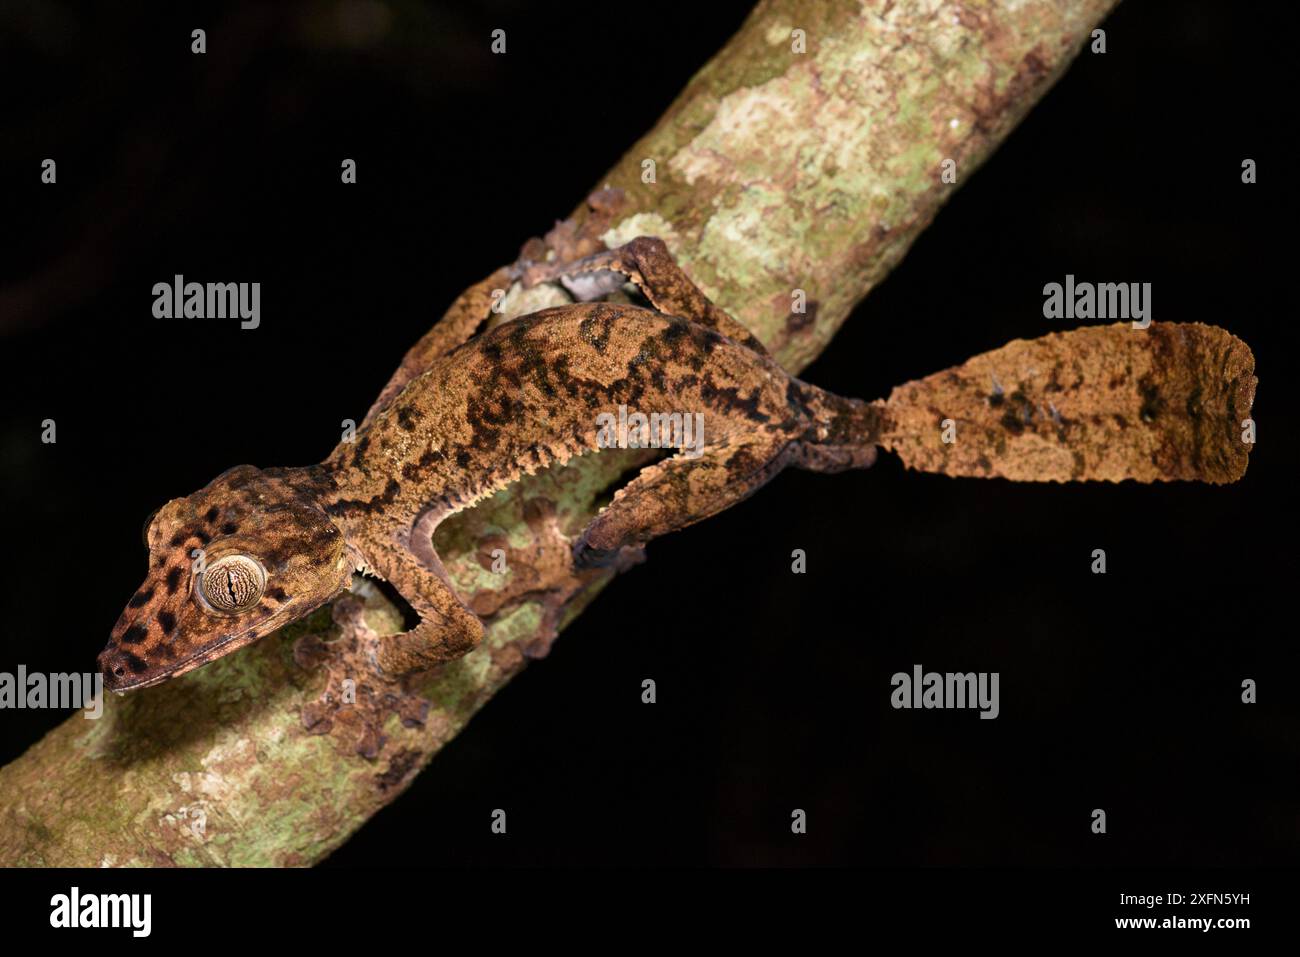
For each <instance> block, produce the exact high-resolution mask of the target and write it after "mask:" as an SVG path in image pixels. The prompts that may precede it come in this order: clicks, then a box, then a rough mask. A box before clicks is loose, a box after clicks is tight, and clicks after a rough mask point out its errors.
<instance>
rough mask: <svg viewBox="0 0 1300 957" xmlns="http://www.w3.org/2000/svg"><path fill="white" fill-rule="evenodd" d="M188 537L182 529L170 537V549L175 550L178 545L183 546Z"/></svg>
mask: <svg viewBox="0 0 1300 957" xmlns="http://www.w3.org/2000/svg"><path fill="white" fill-rule="evenodd" d="M189 537H190V536H189V533H188V532H186V531H185V530H184V529H181V530H180V531H179V532H177V533H176V534H175V535H173V536H172V540H171V546H172V548H176V547H178V546H180V545H184V544H185V540H186V539H187V538H189Z"/></svg>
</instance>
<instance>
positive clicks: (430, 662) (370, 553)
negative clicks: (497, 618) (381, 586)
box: [361, 535, 484, 678]
mask: <svg viewBox="0 0 1300 957" xmlns="http://www.w3.org/2000/svg"><path fill="white" fill-rule="evenodd" d="M407 539H409V535H399V536H395V537H393V538H391V539H389V540H387V541H372V542H369V543H362V544H361V551H362V554H363V555H365V557H366V560H367V564H368V565H369V566H370V567H371V568H372V569H373V570H374V571H375V573H376V574H378V575H379V576H380V577H381V578H383V579H384V580H385V581H387V582H388V583H389V584H391V585H392V586H393V587H394V588H396V589H397V591H398V592H399V593H400V594H401V596H402V597H403V598H404V599H405V600H406V602H407V604H409V605H410V606H411V607H412V608H413V609H414V610H415V612H416V614H418V615H419V616H420V623H419V624H418V625H416V626H415V627H414V628H412V629H411V630H410V631H406V632H403V633H402V634H398V635H388V636H385V637H383V638H380V639H379V640H378V641H377V642H376V644H375V647H374V650H373V664H374V665H375V666H376V668H377V669H378V670H379V671H380V672H382V673H383V674H384V675H385V676H386V677H390V678H398V677H402V676H403V675H407V674H410V673H412V672H416V671H426V670H428V669H429V668H433V667H434V666H436V665H440V664H444V663H446V662H448V661H454V660H455V659H457V658H461V657H463V656H464V655H466V654H468V653H469V652H471V651H473V650H474V648H476V647H477V646H478V644H479V642H480V641H482V640H483V631H484V629H483V622H482V621H480V620H479V618H478V616H477V615H475V614H474V613H473V612H472V611H470V610H469V609H468V608H466V607H465V605H464V604H463V603H462V602H461V600H460V599H459V598H457V597H456V593H455V592H454V591H452V590H451V586H450V585H448V584H447V582H446V581H445V580H444V579H443V578H442V577H441V576H440V575H439V574H438V573H437V571H434V570H432V569H430V568H429V567H427V566H426V565H425V564H424V563H422V562H421V561H420V560H419V558H418V557H417V556H416V555H415V553H414V552H412V551H411V550H410V548H409V547H408V546H407V542H406V540H407Z"/></svg>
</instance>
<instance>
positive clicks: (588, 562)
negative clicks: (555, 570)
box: [573, 538, 619, 571]
mask: <svg viewBox="0 0 1300 957" xmlns="http://www.w3.org/2000/svg"><path fill="white" fill-rule="evenodd" d="M618 551H619V550H618V549H617V548H595V547H593V546H591V545H589V544H587V541H586V539H581V538H580V539H578V541H577V542H575V543H574V545H573V567H574V568H576V569H578V570H579V571H586V570H587V569H590V568H607V567H608V566H610V565H612V564H614V562H615V560H617V558H618Z"/></svg>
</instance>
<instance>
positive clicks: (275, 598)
mask: <svg viewBox="0 0 1300 957" xmlns="http://www.w3.org/2000/svg"><path fill="white" fill-rule="evenodd" d="M145 541H146V544H147V545H148V546H149V574H148V576H147V577H146V578H145V580H144V584H143V585H141V586H140V588H139V590H138V591H137V592H136V593H135V595H134V596H132V598H131V600H130V601H129V602H127V605H126V610H125V611H123V612H122V615H121V617H120V618H118V620H117V624H116V625H115V626H113V631H112V634H111V636H110V638H109V641H108V645H107V647H105V648H104V650H103V652H101V653H100V656H99V667H100V670H101V671H102V672H103V674H104V684H105V686H106V687H107V688H108V689H109V690H111V691H129V690H132V689H135V688H143V687H146V686H148V685H152V684H157V683H158V682H160V681H164V680H166V679H167V678H172V677H175V676H176V675H179V674H184V673H185V672H187V671H190V670H192V669H194V668H197V667H199V666H200V665H203V664H207V663H208V662H209V661H212V660H213V659H216V658H220V657H221V656H222V655H225V654H229V653H230V652H232V651H234V650H236V649H237V648H242V647H244V646H245V645H247V644H250V643H251V642H254V641H256V640H257V639H258V638H261V637H262V636H264V635H267V634H269V633H270V632H272V631H274V630H276V629H277V628H281V627H283V626H284V625H287V624H288V623H289V622H291V621H294V620H296V619H298V618H301V617H303V616H304V615H306V614H308V613H310V612H312V611H314V610H315V609H317V608H319V607H320V606H321V605H322V604H324V603H325V602H327V601H329V600H330V599H331V598H333V597H334V596H335V595H337V594H338V593H339V592H340V591H342V590H343V589H344V588H346V587H347V585H348V582H349V581H350V580H351V573H352V569H351V566H350V565H349V564H348V561H347V559H346V555H345V550H344V538H343V533H342V532H341V531H339V529H338V527H337V526H336V525H335V524H334V522H333V521H331V520H330V518H329V516H328V515H326V514H325V512H324V511H323V510H322V509H321V508H320V506H319V505H317V504H316V501H315V498H314V496H313V494H312V492H311V479H310V478H309V476H308V474H307V473H306V472H304V471H303V470H300V469H275V470H268V471H265V472H263V471H261V470H259V469H256V468H253V467H252V466H251V465H241V466H238V467H237V468H233V469H231V470H230V471H228V472H225V473H223V474H221V475H219V476H218V477H217V478H216V479H215V480H214V481H213V482H212V483H211V484H210V485H208V486H206V487H205V488H202V489H200V490H199V491H197V492H195V493H194V494H193V495H190V496H187V497H186V498H178V499H173V500H172V501H170V502H168V503H167V504H166V505H164V506H163V507H162V508H160V509H158V511H157V512H156V513H154V516H153V518H152V519H151V521H150V522H149V524H148V526H147V528H146V530H145Z"/></svg>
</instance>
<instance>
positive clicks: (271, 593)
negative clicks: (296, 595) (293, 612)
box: [266, 585, 288, 601]
mask: <svg viewBox="0 0 1300 957" xmlns="http://www.w3.org/2000/svg"><path fill="white" fill-rule="evenodd" d="M266 596H267V597H268V598H273V599H275V600H276V601H284V600H285V598H287V597H288V596H287V595H286V594H285V592H284V589H283V588H281V587H280V586H279V585H276V586H275V587H274V588H268V589H267V590H266Z"/></svg>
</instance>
